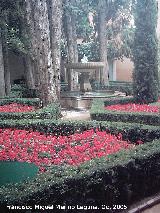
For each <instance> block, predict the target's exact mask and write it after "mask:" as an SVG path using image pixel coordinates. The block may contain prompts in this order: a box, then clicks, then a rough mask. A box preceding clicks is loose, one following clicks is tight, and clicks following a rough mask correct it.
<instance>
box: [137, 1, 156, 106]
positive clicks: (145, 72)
mask: <svg viewBox="0 0 160 213" xmlns="http://www.w3.org/2000/svg"><path fill="white" fill-rule="evenodd" d="M156 24H157V2H156V0H151V1H150V0H145V1H141V0H138V1H137V4H136V9H135V26H136V28H135V38H134V45H133V47H134V48H133V61H134V65H135V70H134V76H133V77H134V96H135V98H136V100H137V101H139V102H144V103H149V102H155V101H157V100H158V83H159V82H158V55H157V48H158V43H157V37H156Z"/></svg>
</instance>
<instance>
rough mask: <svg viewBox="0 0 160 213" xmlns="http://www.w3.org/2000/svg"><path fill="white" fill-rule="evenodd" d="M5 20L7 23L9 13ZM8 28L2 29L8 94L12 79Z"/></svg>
mask: <svg viewBox="0 0 160 213" xmlns="http://www.w3.org/2000/svg"><path fill="white" fill-rule="evenodd" d="M4 20H5V23H7V14H6V13H5V12H4ZM7 34H8V32H7V28H6V26H4V28H3V29H2V50H3V63H4V78H5V91H6V95H9V93H10V91H11V79H10V69H9V54H8V45H7V36H8V35H7Z"/></svg>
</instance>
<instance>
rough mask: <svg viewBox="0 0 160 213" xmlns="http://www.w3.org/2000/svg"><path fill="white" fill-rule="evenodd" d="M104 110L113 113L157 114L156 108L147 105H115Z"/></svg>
mask: <svg viewBox="0 0 160 213" xmlns="http://www.w3.org/2000/svg"><path fill="white" fill-rule="evenodd" d="M105 109H106V110H115V111H127V112H153V113H157V112H159V107H158V106H150V105H147V104H134V103H129V104H116V105H111V106H106V107H105Z"/></svg>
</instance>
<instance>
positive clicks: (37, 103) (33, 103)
mask: <svg viewBox="0 0 160 213" xmlns="http://www.w3.org/2000/svg"><path fill="white" fill-rule="evenodd" d="M11 103H17V104H26V105H29V106H35V107H40V105H41V103H40V99H39V98H31V99H29V98H7V97H6V98H0V106H3V105H6V104H11Z"/></svg>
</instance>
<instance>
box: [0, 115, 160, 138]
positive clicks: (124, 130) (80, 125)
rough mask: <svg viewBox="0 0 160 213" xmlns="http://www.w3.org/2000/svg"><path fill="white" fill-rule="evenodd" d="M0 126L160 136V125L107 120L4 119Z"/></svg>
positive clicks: (47, 131) (57, 132)
mask: <svg viewBox="0 0 160 213" xmlns="http://www.w3.org/2000/svg"><path fill="white" fill-rule="evenodd" d="M0 128H17V129H26V130H30V129H31V130H33V131H39V132H42V133H45V134H53V135H56V136H59V135H71V134H74V133H78V132H79V133H80V132H83V131H85V130H88V129H92V128H94V129H99V130H101V131H106V132H110V133H111V134H115V135H118V134H119V133H121V134H122V136H123V139H124V140H129V141H131V142H136V141H137V140H142V141H144V142H149V141H152V140H154V139H159V138H160V127H159V126H151V125H142V124H138V123H123V122H106V121H65V122H64V121H61V120H53V119H52V120H50V119H44V120H41V119H37V120H28V119H27V120H12V121H11V120H4V121H0Z"/></svg>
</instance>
